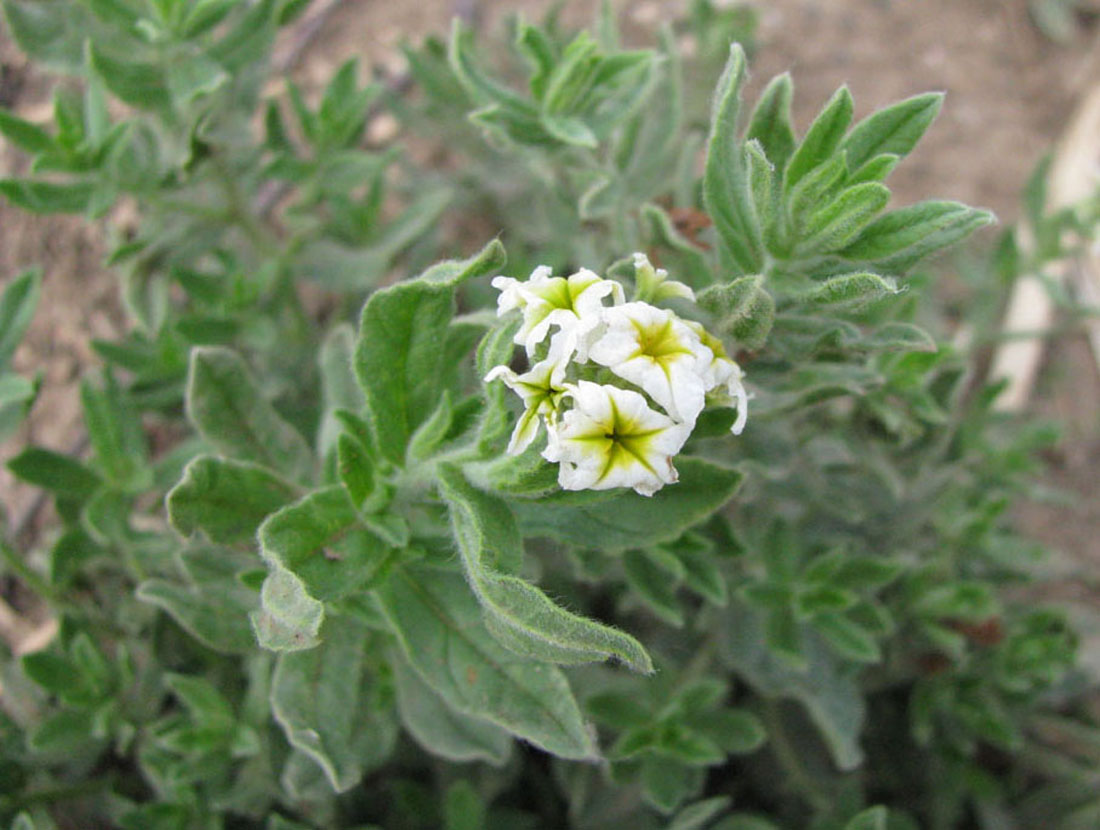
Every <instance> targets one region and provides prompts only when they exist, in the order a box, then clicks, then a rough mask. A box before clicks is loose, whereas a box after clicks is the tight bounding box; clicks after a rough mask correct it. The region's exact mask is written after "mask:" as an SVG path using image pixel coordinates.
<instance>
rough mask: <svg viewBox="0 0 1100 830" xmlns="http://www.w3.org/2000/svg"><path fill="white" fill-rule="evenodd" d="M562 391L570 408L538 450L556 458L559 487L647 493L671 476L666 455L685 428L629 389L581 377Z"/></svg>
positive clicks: (680, 439) (668, 481)
mask: <svg viewBox="0 0 1100 830" xmlns="http://www.w3.org/2000/svg"><path fill="white" fill-rule="evenodd" d="M566 394H567V395H568V396H569V397H570V398H571V399H572V401H573V408H572V409H570V410H569V411H567V412H566V413H565V414H564V415H563V416H562V417H561V420H560V421H558V423H557V424H556V425H555V426H554V427H553V428H551V429H549V430H548V431H549V433H550V441H549V443H548V445H547V447H546V449H545V450H544V451H543V453H542V455H543V458H545V459H546V460H547V461H556V462H558V463H560V465H561V466H560V468H559V470H558V484H559V486H560V487H561V488H562V489H563V490H608V489H611V488H613V487H632V488H634V491H635V492H637V493H640V494H641V495H643V496H652V495H653V494H654V493H656V492H657V491H658V490H660V489H661V488H662V487H664V486H665V485H666V484H673V483H675V482H676V480H677V473H676V468H675V467H674V466H673V465H672V458H673V456H674V455H676V453H678V452H679V451H680V448H681V447H682V446H683V445H684V442H685V441H686V440H687V438H688V435H690V434H691V427H690V426H688V425H687V424H683V423H677V422H675V421H673V420H672V419H671V418H669V417H668V416H666V415H662V414H661V413H660V412H657V411H655V410H653V409H650V407H649V405H648V404H647V403H646V399H645V398H644V397H642V396H641V395H640V394H638V393H637V392H633V391H631V390H629V389H619V388H618V387H615V386H607V385H601V384H598V383H592V382H591V381H586V380H582V381H580V382H579V383H577V384H576V385H569V387H568V391H567V392H566Z"/></svg>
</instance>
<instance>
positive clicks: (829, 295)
mask: <svg viewBox="0 0 1100 830" xmlns="http://www.w3.org/2000/svg"><path fill="white" fill-rule="evenodd" d="M899 290H900V289H898V287H897V285H896V284H895V283H894V281H893V280H892V279H890V278H889V277H882V276H879V275H878V274H872V273H869V272H860V273H857V274H842V275H841V276H839V277H830V278H829V279H827V280H825V281H824V282H823V283H821V284H820V285H819V286H817V287H816V288H814V289H813V290H812V291H810V292H808V293H806V294H805V295H803V297H802V301H803V302H805V303H808V304H810V305H857V306H859V305H866V304H867V303H871V302H874V301H875V300H880V299H882V298H883V297H885V296H887V295H889V294H897V293H899Z"/></svg>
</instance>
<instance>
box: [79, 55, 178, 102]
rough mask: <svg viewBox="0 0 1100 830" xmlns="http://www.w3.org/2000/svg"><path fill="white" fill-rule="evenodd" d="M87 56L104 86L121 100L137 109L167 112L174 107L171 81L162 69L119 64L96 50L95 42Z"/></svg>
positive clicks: (145, 65) (125, 63)
mask: <svg viewBox="0 0 1100 830" xmlns="http://www.w3.org/2000/svg"><path fill="white" fill-rule="evenodd" d="M88 54H89V56H90V60H91V65H92V68H93V69H94V70H95V72H96V74H97V75H98V76H99V77H100V78H101V79H102V81H103V84H104V86H106V87H107V89H109V90H110V91H111V92H113V93H114V94H115V95H117V96H118V98H119V100H121V101H123V102H125V103H127V104H129V105H130V106H132V107H137V108H138V109H150V110H152V109H159V110H166V109H169V108H170V107H171V106H172V96H171V94H170V92H169V88H168V81H167V80H166V78H165V76H164V72H163V70H162V69H161V67H160V66H158V65H156V64H153V63H138V62H129V61H121V60H117V59H115V58H113V57H111V56H110V55H107V54H106V53H105V52H103V51H101V50H100V49H98V48H96V45H95V43H94V42H93V43H92V44H91V45H90V47H89V53H88Z"/></svg>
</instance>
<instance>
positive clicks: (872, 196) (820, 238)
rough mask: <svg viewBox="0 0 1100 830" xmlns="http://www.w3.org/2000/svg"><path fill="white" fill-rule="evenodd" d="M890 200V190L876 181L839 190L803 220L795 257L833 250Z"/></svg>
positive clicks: (851, 237) (853, 234) (848, 240)
mask: <svg viewBox="0 0 1100 830" xmlns="http://www.w3.org/2000/svg"><path fill="white" fill-rule="evenodd" d="M889 201H890V191H889V189H888V188H887V187H886V185H884V184H880V183H879V182H864V183H863V184H857V185H853V186H852V187H849V188H847V189H846V190H844V191H842V192H841V193H840V195H839V196H837V198H836V199H834V200H833V201H832V202H830V203H829V204H827V205H825V206H824V207H822V208H821V209H820V210H817V211H815V212H814V213H813V214H812V215H810V216H809V217H808V218H807V219H806V222H805V225H804V231H803V233H802V238H801V239H799V240H797V241H796V243H795V250H794V253H795V255H796V256H809V255H811V254H817V253H824V252H826V251H832V250H836V249H837V248H839V247H842V246H844V245H846V244H848V242H850V241H851V240H852V239H854V238H855V237H856V236H857V235H858V234H859V233H860V231H862V230H863V228H865V227H866V226H867V224H868V223H870V221H871V220H872V219H873V218H874V217H875V215H876V214H877V213H878V212H879V211H880V210H882V209H883V208H884V207H886V203H887V202H889Z"/></svg>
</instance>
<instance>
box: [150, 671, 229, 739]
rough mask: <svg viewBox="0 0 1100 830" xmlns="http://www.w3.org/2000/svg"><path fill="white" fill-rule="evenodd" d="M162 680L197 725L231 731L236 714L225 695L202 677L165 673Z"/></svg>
mask: <svg viewBox="0 0 1100 830" xmlns="http://www.w3.org/2000/svg"><path fill="white" fill-rule="evenodd" d="M164 682H165V684H166V685H167V686H168V688H169V689H171V690H172V694H174V695H175V696H176V697H177V698H178V699H179V700H180V702H181V703H183V705H184V706H186V707H187V710H188V712H189V713H190V714H191V717H192V719H193V720H194V721H195V722H196V723H197V724H199V725H201V726H204V727H208V728H211V729H217V730H219V731H223V732H231V731H232V730H233V728H234V727H235V726H236V724H237V715H236V713H235V712H234V711H233V707H232V706H231V705H230V704H229V701H228V700H226V699H225V696H224V695H222V693H221V692H219V691H218V690H217V688H215V687H214V685H213V684H212V683H211V682H210V681H209V680H207V679H206V678H204V677H201V676H196V675H185V674H166V675H165V676H164Z"/></svg>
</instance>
